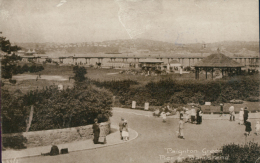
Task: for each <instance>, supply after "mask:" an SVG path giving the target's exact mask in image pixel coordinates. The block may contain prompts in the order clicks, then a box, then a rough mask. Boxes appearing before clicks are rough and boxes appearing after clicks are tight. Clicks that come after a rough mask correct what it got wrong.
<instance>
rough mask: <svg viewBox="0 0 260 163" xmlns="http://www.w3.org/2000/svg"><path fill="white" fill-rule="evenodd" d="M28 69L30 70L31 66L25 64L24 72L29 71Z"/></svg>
mask: <svg viewBox="0 0 260 163" xmlns="http://www.w3.org/2000/svg"><path fill="white" fill-rule="evenodd" d="M28 71H29V66H28V65H27V64H25V65H23V67H22V72H28Z"/></svg>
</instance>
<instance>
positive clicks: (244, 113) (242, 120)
mask: <svg viewBox="0 0 260 163" xmlns="http://www.w3.org/2000/svg"><path fill="white" fill-rule="evenodd" d="M220 110H221V115H222V114H223V104H220ZM248 113H249V111H248V108H247V107H245V108H241V109H240V111H239V122H238V124H240V125H245V135H246V136H250V132H251V131H252V127H251V122H250V121H249V120H248ZM229 114H230V121H235V107H234V106H230V107H229ZM255 134H256V135H259V134H260V124H259V121H257V122H256V126H255Z"/></svg>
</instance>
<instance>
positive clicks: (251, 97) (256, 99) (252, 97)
mask: <svg viewBox="0 0 260 163" xmlns="http://www.w3.org/2000/svg"><path fill="white" fill-rule="evenodd" d="M246 100H247V101H250V102H258V101H259V97H255V96H250V97H248V98H247V99H246Z"/></svg>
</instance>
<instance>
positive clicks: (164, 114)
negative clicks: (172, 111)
mask: <svg viewBox="0 0 260 163" xmlns="http://www.w3.org/2000/svg"><path fill="white" fill-rule="evenodd" d="M161 116H162V118H163V122H166V113H165V112H164V111H163V112H162V113H161Z"/></svg>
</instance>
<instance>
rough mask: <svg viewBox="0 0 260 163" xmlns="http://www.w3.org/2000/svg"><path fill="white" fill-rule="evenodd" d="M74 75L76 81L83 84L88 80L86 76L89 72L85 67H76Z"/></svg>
mask: <svg viewBox="0 0 260 163" xmlns="http://www.w3.org/2000/svg"><path fill="white" fill-rule="evenodd" d="M73 73H74V80H75V81H76V82H82V81H84V80H85V79H86V77H85V75H86V74H87V70H86V68H85V67H79V66H74V67H73Z"/></svg>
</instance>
